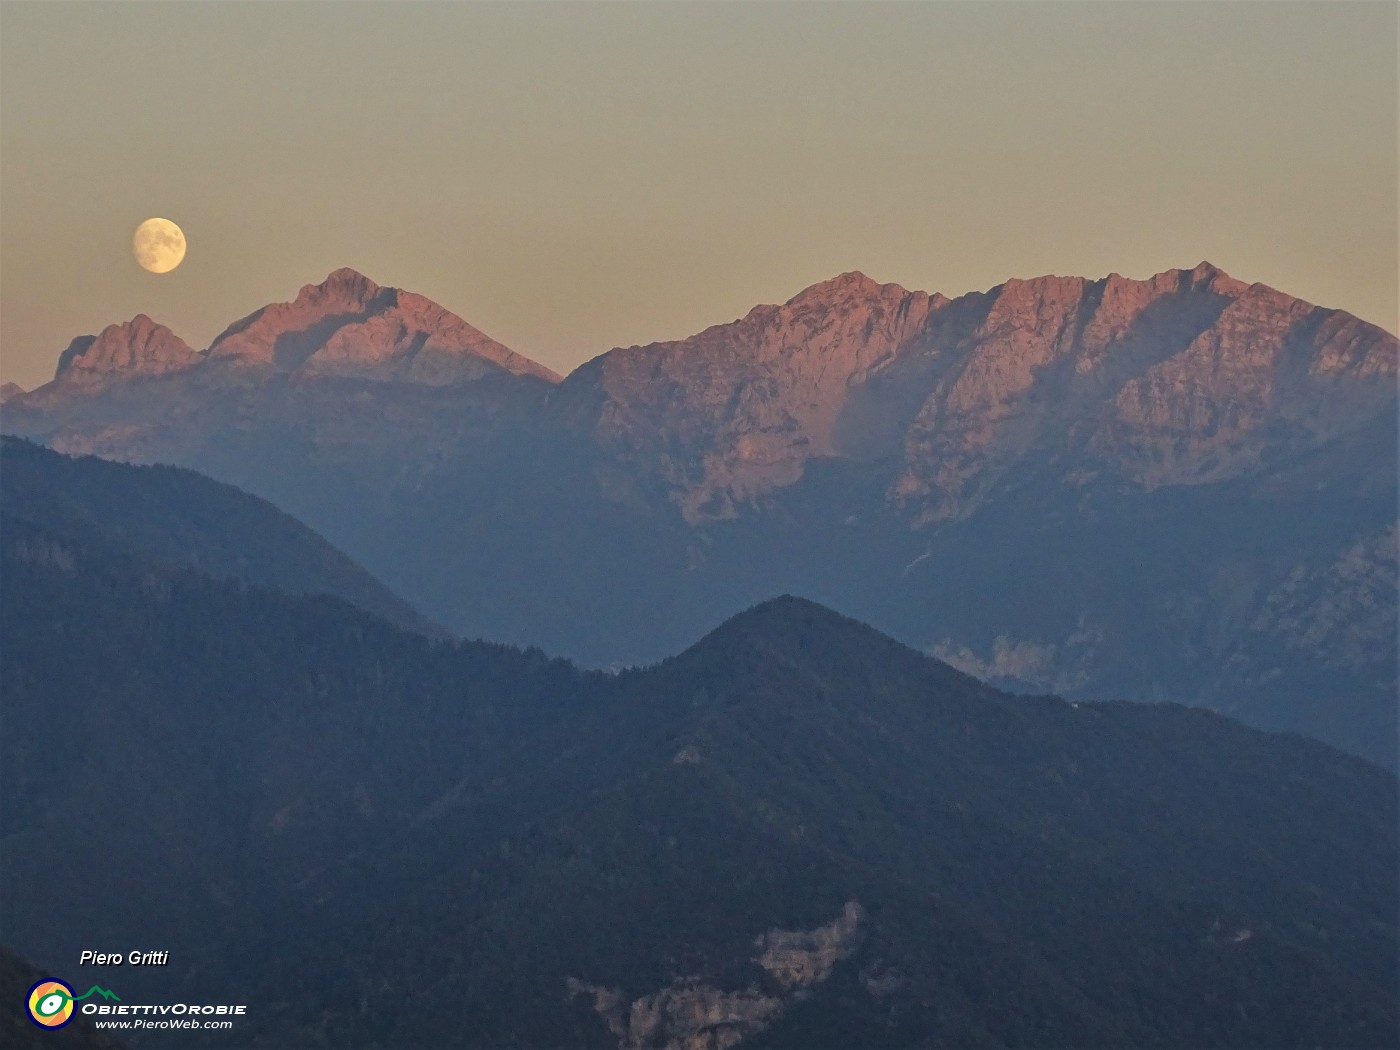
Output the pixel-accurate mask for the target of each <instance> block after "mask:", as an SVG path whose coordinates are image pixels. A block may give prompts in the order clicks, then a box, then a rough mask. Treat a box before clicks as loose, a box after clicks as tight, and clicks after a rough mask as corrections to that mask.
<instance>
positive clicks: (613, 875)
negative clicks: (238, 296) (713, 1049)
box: [0, 500, 1400, 1050]
mask: <svg viewBox="0 0 1400 1050" xmlns="http://www.w3.org/2000/svg"><path fill="white" fill-rule="evenodd" d="M7 503H9V501H8V500H7ZM42 524H43V523H42V522H31V526H32V528H33V529H34V530H40V529H41V526H42ZM50 534H51V535H52V534H53V533H50ZM31 536H32V533H24V532H16V531H15V530H12V529H9V528H7V529H5V530H4V531H3V533H0V573H3V580H4V586H3V588H0V639H2V640H3V647H4V649H3V653H0V656H3V660H0V704H3V708H2V709H0V715H2V716H3V725H4V729H5V731H4V733H3V735H0V796H3V797H4V799H5V800H6V805H5V807H4V810H3V813H0V883H2V884H3V885H4V886H6V887H7V888H8V892H7V893H6V894H5V895H4V898H3V900H0V930H3V931H4V937H5V938H6V940H7V941H8V942H9V946H10V947H11V948H14V949H16V950H18V951H20V952H21V953H23V954H24V955H26V956H28V957H29V958H32V959H33V960H35V961H36V963H38V964H40V965H45V966H50V967H53V968H54V969H55V971H56V972H58V973H59V974H60V975H62V973H63V970H62V967H63V966H65V965H71V962H72V960H75V959H76V957H77V952H78V951H79V950H81V948H83V947H91V945H92V944H94V943H95V944H103V945H108V944H110V945H137V944H141V945H152V946H158V947H160V948H162V949H164V950H168V951H169V952H170V957H171V962H172V965H170V966H169V967H167V968H164V969H161V970H160V971H158V972H157V971H155V970H143V971H138V970H136V969H129V970H126V971H124V972H123V974H122V980H123V982H125V983H124V984H123V994H124V995H126V994H130V995H131V996H133V997H137V996H141V995H151V996H161V997H162V998H161V999H160V1000H156V1001H175V1000H178V999H184V998H186V997H193V996H197V995H207V996H214V997H216V999H215V1001H220V1002H225V1001H231V1002H246V1003H247V1004H248V1005H249V1013H248V1018H247V1021H246V1023H243V1024H242V1026H241V1027H240V1029H239V1030H238V1031H236V1032H233V1033H230V1034H229V1035H228V1036H227V1037H226V1038H227V1040H228V1042H227V1045H237V1046H249V1045H255V1046H260V1047H269V1048H271V1047H275V1048H278V1050H285V1048H290V1047H310V1046H327V1047H329V1046H334V1047H347V1046H365V1047H369V1046H377V1047H415V1048H416V1047H424V1046H450V1045H465V1046H482V1047H488V1046H489V1047H498V1046H505V1045H515V1046H526V1047H555V1046H584V1047H586V1046H596V1047H620V1048H629V1047H652V1046H654V1047H662V1046H677V1047H679V1046H687V1045H694V1046H698V1045H707V1046H730V1045H734V1044H735V1043H738V1044H739V1045H765V1046H789V1047H797V1046H802V1047H813V1046H843V1047H857V1046H882V1047H883V1046H911V1045H944V1046H959V1047H964V1046H1033V1047H1044V1046H1076V1047H1093V1046H1101V1047H1110V1046H1111V1047H1121V1046H1154V1045H1155V1046H1174V1047H1180V1046H1200V1047H1206V1046H1216V1047H1231V1048H1234V1047H1244V1046H1256V1047H1271V1048H1272V1047H1283V1046H1300V1047H1301V1046H1307V1047H1319V1046H1332V1047H1357V1046H1367V1047H1371V1046H1381V1045H1391V1044H1392V1042H1393V1037H1394V1033H1395V1031H1396V1026H1397V1021H1398V1020H1400V1015H1398V1014H1397V1004H1396V993H1395V988H1396V981H1397V966H1396V944H1397V930H1396V921H1395V918H1396V917H1395V908H1394V872H1395V870H1396V864H1397V852H1396V828H1397V802H1396V782H1395V779H1394V778H1393V777H1392V776H1391V775H1390V774H1388V773H1386V772H1384V771H1382V770H1380V769H1378V768H1376V767H1373V766H1371V765H1369V764H1368V763H1366V762H1364V761H1362V760H1360V759H1355V758H1352V757H1349V756H1345V755H1342V754H1340V753H1338V752H1336V751H1333V750H1332V749H1330V748H1328V747H1327V746H1325V745H1322V744H1318V743H1314V742H1311V741H1307V740H1304V739H1302V738H1297V737H1290V736H1275V735H1269V734H1266V733H1262V732H1259V731H1256V730H1252V729H1247V728H1245V727H1243V726H1241V725H1239V724H1237V723H1234V722H1232V721H1229V720H1228V719H1225V718H1223V717H1221V716H1218V715H1213V714H1209V713H1206V712H1202V711H1198V710H1189V709H1185V708H1179V707H1174V706H1165V705H1126V704H1105V705H1094V704H1079V705H1073V704H1070V703H1066V702H1064V701H1061V700H1057V699H1053V698H1017V697H1011V696H1008V695H1006V694H1003V693H1000V692H998V691H996V690H994V689H991V688H989V687H987V686H985V685H982V684H980V683H978V682H977V681H975V680H974V679H971V678H968V677H966V676H964V675H962V674H960V673H958V672H956V671H953V670H952V669H951V668H949V667H947V666H946V665H943V664H940V663H938V662H937V661H934V660H931V659H928V658H926V657H924V656H921V655H920V654H918V653H916V652H914V651H912V650H910V649H907V648H905V647H903V646H901V645H899V644H898V643H896V642H894V641H891V640H890V639H888V638H885V637H884V636H882V635H879V634H878V633H876V632H874V631H873V630H871V629H869V628H867V627H865V626H863V625H861V624H859V623H856V622H854V621H851V620H847V619H845V618H843V617H840V616H838V615H836V614H834V613H832V612H830V611H828V610H826V609H824V608H822V607H821V606H818V605H814V604H812V603H810V602H806V601H801V600H798V599H792V598H787V599H780V600H775V601H771V602H768V603H765V604H763V605H761V606H759V607H757V608H754V609H752V610H750V611H748V612H746V613H744V614H741V615H740V616H738V617H735V618H734V619H732V620H730V621H729V622H727V623H726V624H724V625H723V626H721V627H720V628H719V629H717V630H716V631H714V632H712V633H711V634H710V635H708V636H707V637H706V638H705V639H703V640H702V641H701V642H699V643H698V644H697V645H695V646H693V647H692V648H690V649H689V650H687V651H686V652H684V653H682V654H681V655H679V656H677V657H675V658H673V659H671V660H668V661H666V662H663V663H661V664H659V665H657V666H654V667H651V668H647V669H643V670H638V671H634V672H628V673H625V674H621V675H617V676H608V675H603V674H600V673H592V672H589V673H585V672H581V671H579V670H577V669H575V668H574V667H572V666H571V665H569V664H567V663H565V662H563V661H558V660H550V659H549V658H547V657H546V656H544V655H543V654H541V653H539V652H535V651H524V652H522V651H519V650H515V649H510V648H504V647H496V646H489V645H483V644H479V643H451V642H446V641H441V640H432V639H428V638H425V637H423V636H421V635H417V634H413V633H410V632H405V631H403V630H400V629H398V628H395V627H393V626H391V625H389V624H387V623H385V622H383V621H381V620H378V619H375V618H374V617H372V616H370V615H368V614H366V613H364V612H362V611H360V610H357V609H355V608H353V607H352V606H350V605H348V604H346V603H344V602H342V601H338V600H334V599H329V598H324V597H295V596H288V595H284V594H281V593H277V592H275V591H271V590H266V589H261V588H257V587H249V586H247V585H245V584H243V583H240V582H237V581H230V580H223V581H215V580H211V579H208V578H205V577H202V576H200V575H198V574H195V573H193V572H191V571H189V570H188V569H182V568H171V567H169V566H167V565H162V564H158V563H156V562H154V561H152V560H151V559H150V558H148V557H146V556H144V555H143V554H142V552H141V551H139V550H137V549H136V548H135V547H132V546H119V545H105V544H96V543H92V544H82V543H70V542H68V541H67V540H62V541H58V540H55V541H51V542H49V543H48V544H47V545H44V546H35V545H34V543H33V542H32V540H31V538H30V537H31ZM55 901H61V902H62V916H63V918H62V921H61V922H56V921H55V920H54V902H55ZM179 1036H180V1038H179V1040H174V1041H170V1042H166V1043H162V1042H161V1041H160V1040H159V1038H158V1037H157V1036H155V1035H152V1036H151V1037H150V1038H149V1040H148V1041H143V1045H152V1046H155V1045H179V1046H187V1045H190V1033H188V1032H183V1033H179ZM208 1038H209V1039H210V1041H211V1045H213V1044H214V1041H216V1040H217V1039H219V1038H221V1037H220V1036H218V1035H217V1034H216V1033H209V1034H208Z"/></svg>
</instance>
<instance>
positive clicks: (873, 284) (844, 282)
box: [788, 270, 904, 303]
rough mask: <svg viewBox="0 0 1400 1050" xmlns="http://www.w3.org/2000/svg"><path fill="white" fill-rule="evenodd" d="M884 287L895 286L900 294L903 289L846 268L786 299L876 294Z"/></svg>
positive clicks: (801, 300) (808, 299) (790, 301)
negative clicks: (844, 270) (840, 272)
mask: <svg viewBox="0 0 1400 1050" xmlns="http://www.w3.org/2000/svg"><path fill="white" fill-rule="evenodd" d="M885 288H896V289H898V290H899V292H900V294H901V295H902V294H904V289H903V288H900V287H899V286H898V285H885V284H881V283H880V282H879V281H876V280H873V279H871V278H870V277H867V276H866V275H865V274H863V273H861V272H860V271H859V270H848V271H847V272H846V273H843V274H838V275H837V276H836V277H832V278H831V279H830V280H826V281H821V282H819V283H817V284H814V285H812V286H811V287H810V288H804V289H803V290H802V291H800V292H798V293H797V294H796V295H795V296H793V297H792V298H791V299H789V300H788V302H789V303H796V302H803V301H821V300H823V299H835V298H840V297H845V296H850V295H878V294H879V293H880V292H881V291H882V290H883V289H885Z"/></svg>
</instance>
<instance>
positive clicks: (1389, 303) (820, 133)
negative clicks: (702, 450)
mask: <svg viewBox="0 0 1400 1050" xmlns="http://www.w3.org/2000/svg"><path fill="white" fill-rule="evenodd" d="M1397 11H1400V7H1397V5H1395V4H1393V3H1391V2H1389V0H1380V2H1375V3H1370V2H1316V3H1312V2H1289V3H1282V4H1273V3H1268V2H1233V3H1216V2H1210V0H1204V2H1193V3H1188V2H1172V3H1151V2H1141V3H1108V2H1103V3H1070V2H1064V3H1061V2H1027V0H1021V2H1006V3H996V2H985V0H967V2H962V3H899V4H886V3H874V2H869V3H825V4H816V3H811V4H805V3H804V4H799V3H772V4H768V3H743V4H739V3H727V4H726V3H717V2H711V3H699V4H686V3H667V4H641V3H630V4H622V3H614V4H590V3H570V4H562V5H556V4H548V3H505V4H459V3H447V2H439V3H413V2H396V3H392V4H390V3H383V4H379V3H356V4H351V3H275V4H274V3H220V2H217V0H214V2H207V3H200V4H193V3H186V4H176V3H105V2H104V3H99V4H86V3H63V4H59V3H47V2H34V3H19V2H13V0H5V2H4V3H3V4H0V379H3V380H5V381H14V382H18V383H20V384H21V385H23V386H25V387H26V388H31V387H33V386H35V385H37V384H39V383H42V382H44V381H46V380H47V379H49V378H51V376H52V374H53V368H54V365H55V363H56V361H57V357H58V354H59V353H60V352H61V351H62V350H63V348H64V347H65V346H66V345H67V344H68V342H69V340H71V339H72V338H73V337H75V336H78V335H82V334H85V333H95V332H97V331H99V330H100V329H101V328H102V327H104V326H105V325H107V324H109V323H112V322H116V321H122V320H126V319H129V318H130V317H132V316H133V315H135V314H137V313H146V314H149V315H150V316H152V317H154V318H155V319H156V320H158V321H161V322H163V323H165V324H167V325H169V326H170V327H171V328H173V329H174V330H175V332H176V333H177V334H179V335H180V336H182V337H183V338H184V339H185V340H186V341H187V342H189V343H190V344H191V345H193V346H195V347H203V346H206V345H208V343H209V342H210V341H211V340H212V339H213V337H214V336H215V335H217V334H218V332H219V331H221V330H222V329H223V328H224V327H225V326H226V325H227V324H229V323H231V322H232V321H234V320H236V319H238V318H240V317H242V316H244V315H245V314H247V313H250V312H251V311H253V310H255V309H257V308H258V307H260V306H262V305H263V304H265V303H268V302H273V301H282V300H286V299H290V298H293V297H294V296H295V295H296V292H297V290H298V288H300V287H301V286H302V285H304V284H308V283H315V282H319V281H320V280H322V279H323V278H324V277H325V276H326V274H328V273H329V272H330V271H332V270H334V269H336V268H338V267H341V266H351V267H354V268H355V269H358V270H360V271H361V272H363V273H365V274H367V275H368V276H370V277H371V278H373V279H374V280H376V281H378V282H379V283H380V284H384V285H394V286H398V287H403V288H408V289H411V290H413V291H416V292H420V293H422V294H424V295H427V296H428V297H430V298H432V299H434V300H436V301H437V302H439V303H441V304H442V305H444V306H446V307H447V308H449V309H451V310H453V311H454V312H456V313H458V314H460V315H461V316H463V317H464V318H466V319H467V320H468V321H469V322H471V323H472V324H474V325H476V326H477V327H478V328H481V329H482V330H483V331H485V332H486V333H487V334H489V335H491V336H493V337H494V338H496V339H498V340H500V341H501V342H503V343H505V344H506V345H508V346H510V347H511V348H512V349H514V350H516V351H518V352H520V353H523V354H525V355H527V356H529V357H532V358H534V359H535V360H537V361H540V362H542V363H544V364H546V365H548V366H550V367H551V368H554V369H555V370H557V371H560V372H567V371H569V370H570V369H572V368H573V367H575V366H576V365H578V364H579V363H581V362H582V361H584V360H587V359H588V358H590V357H593V356H595V355H597V354H599V353H602V352H603V351H605V350H607V349H609V348H611V347H613V346H626V345H631V344H634V343H645V342H650V341H653V340H660V339H672V338H682V337H685V336H687V335H690V334H692V333H694V332H697V331H699V330H700V329H702V328H704V327H706V326H708V325H711V324H718V323H723V322H726V321H729V320H732V319H734V318H736V317H739V316H741V315H743V314H744V313H746V312H747V311H748V310H749V308H750V307H752V306H753V305H755V304H757V303H764V302H782V301H785V300H787V299H788V298H790V297H792V296H793V295H795V294H796V293H797V292H798V291H800V290H801V289H802V288H804V287H806V286H808V285H810V284H813V283H815V282H817V281H821V280H824V279H826V278H829V277H832V276H834V275H836V274H838V273H842V272H845V271H848V270H862V271H864V272H865V273H867V274H869V275H870V276H871V277H874V278H875V279H877V280H880V281H893V282H897V283H899V284H902V285H904V286H905V287H907V288H922V289H924V290H927V291H930V292H933V291H941V292H943V293H944V294H946V295H950V296H951V295H958V294H961V293H963V292H968V291H973V290H983V289H986V288H990V287H992V286H994V285H996V284H999V283H1001V282H1002V281H1004V280H1006V279H1007V278H1009V277H1032V276H1037V275H1039V274H1045V273H1057V274H1073V275H1082V276H1088V277H1101V276H1104V275H1106V274H1108V273H1110V272H1118V273H1122V274H1124V275H1126V276H1129V277H1147V276H1149V275H1151V274H1153V273H1156V272H1159V271H1161V270H1164V269H1169V268H1171V267H1177V266H1179V267H1191V266H1194V265H1195V264H1196V263H1198V262H1200V261H1201V260H1203V259H1205V260H1209V261H1210V262H1212V263H1214V264H1216V265H1217V266H1219V267H1221V268H1222V269H1224V270H1226V271H1227V272H1229V273H1231V274H1232V275H1234V276H1236V277H1238V278H1240V279H1242V280H1245V281H1251V282H1252V281H1262V282H1264V283H1266V284H1270V285H1273V286H1274V287H1277V288H1280V289H1282V290H1284V291H1287V292H1289V293H1291V294H1294V295H1297V296H1300V297H1302V298H1304V299H1307V300H1309V301H1311V302H1315V303H1318V304H1321V305H1324V306H1329V307H1340V308H1343V309H1347V310H1350V311H1352V312H1353V313H1355V314H1357V315H1358V316H1360V317H1362V318H1364V319H1365V320H1368V321H1371V322H1374V323H1376V324H1379V325H1381V326H1382V327H1385V328H1387V329H1389V330H1390V331H1392V332H1393V331H1395V330H1396V322H1397V318H1396V314H1397V304H1396V298H1397V285H1398V284H1400V273H1397V240H1398V239H1400V231H1397V219H1396V212H1397V174H1396V169H1397V164H1396V161H1397V93H1398V90H1397V58H1396V49H1397ZM152 216H162V217H165V218H169V219H172V220H174V221H175V222H176V223H178V224H179V225H180V226H181V227H182V228H183V229H184V232H185V235H186V237H187V239H188V243H189V254H188V256H187V257H186V260H185V262H184V263H183V265H181V266H180V267H179V268H177V269H176V270H174V271H172V272H171V273H169V274H165V275H155V274H150V273H147V272H145V271H143V270H141V269H140V268H139V267H138V266H137V265H136V263H135V261H134V259H133V257H132V253H131V236H132V233H133V231H134V230H135V228H136V226H137V225H138V224H139V223H140V222H141V221H142V220H144V219H147V218H149V217H152Z"/></svg>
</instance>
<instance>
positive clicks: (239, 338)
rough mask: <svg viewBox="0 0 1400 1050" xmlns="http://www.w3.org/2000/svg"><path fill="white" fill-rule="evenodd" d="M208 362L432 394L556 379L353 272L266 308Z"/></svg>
mask: <svg viewBox="0 0 1400 1050" xmlns="http://www.w3.org/2000/svg"><path fill="white" fill-rule="evenodd" d="M209 358H210V360H211V361H233V362H237V363H239V364H244V365H261V366H271V367H272V368H274V369H276V370H277V371H280V372H293V371H300V372H304V373H307V374H313V375H338V376H352V377H355V378H361V379H394V380H399V381H405V382H412V383H423V384H426V385H430V386H444V385H448V384H452V383H460V382H468V381H470V380H473V379H478V378H480V377H481V376H483V375H486V374H488V373H490V372H492V371H495V370H497V369H499V370H501V371H505V372H509V373H511V374H512V375H533V376H536V377H538V378H540V379H545V380H548V381H550V382H555V381H557V380H558V378H559V377H558V376H557V375H556V374H555V373H553V372H551V371H550V370H549V369H547V368H545V367H544V366H543V365H538V364H535V362H533V361H530V360H529V359H527V358H524V357H521V356H520V355H519V354H517V353H515V352H514V351H513V350H511V349H509V348H508V347H505V346H503V345H501V344H500V343H498V342H496V341H495V340H494V339H492V338H490V337H489V336H487V335H485V334H483V333H482V332H480V331H478V330H477V329H475V328H473V327H472V326H471V325H469V324H467V322H466V321H464V320H462V319H461V318H460V317H458V316H457V315H456V314H454V313H451V312H450V311H448V310H446V309H444V308H443V307H441V306H439V305H437V303H434V302H433V301H431V300H430V299H426V298H424V297H423V296H421V295H416V294H415V293H413V292H404V291H400V290H399V289H397V288H382V287H380V286H379V285H377V284H375V283H374V282H373V281H371V280H370V279H369V278H368V277H365V276H364V275H363V274H360V273H357V272H356V271H355V270H351V269H348V268H345V269H340V270H336V271H335V272H333V273H332V274H330V276H328V277H327V278H326V279H325V280H324V281H322V282H321V283H320V284H308V285H306V286H305V287H303V288H302V289H301V291H300V293H298V295H297V297H296V299H295V300H293V301H292V302H290V303H274V304H271V305H269V306H264V307H263V308H262V309H260V310H257V311H255V312H254V313H252V314H249V315H248V316H247V317H245V318H243V319H242V320H241V321H235V322H234V323H233V324H231V325H230V326H229V327H228V328H226V329H225V330H224V331H223V332H222V333H221V334H220V335H219V336H218V338H216V339H215V340H214V342H213V343H211V344H210V346H209Z"/></svg>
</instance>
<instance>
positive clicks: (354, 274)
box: [297, 266, 385, 304]
mask: <svg viewBox="0 0 1400 1050" xmlns="http://www.w3.org/2000/svg"><path fill="white" fill-rule="evenodd" d="M384 291H385V289H384V288H382V287H380V286H379V285H378V284H376V283H375V282H374V281H372V280H370V279H369V278H368V277H366V276H365V275H364V274H362V273H360V272H359V271H358V270H352V269H351V268H350V267H348V266H342V267H341V268H340V269H338V270H332V271H331V272H330V273H329V274H328V275H327V276H326V279H325V280H324V281H322V282H321V283H320V284H307V285H303V286H302V289H301V291H300V292H298V293H297V301H298V302H302V303H306V302H318V301H321V300H325V299H335V300H338V301H342V302H347V303H358V304H365V303H368V302H370V301H371V300H372V299H374V298H375V297H376V296H378V295H380V294H382V293H383V292H384Z"/></svg>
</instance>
